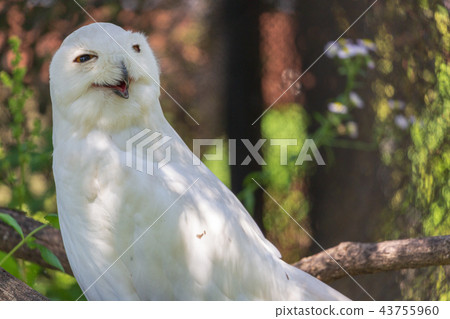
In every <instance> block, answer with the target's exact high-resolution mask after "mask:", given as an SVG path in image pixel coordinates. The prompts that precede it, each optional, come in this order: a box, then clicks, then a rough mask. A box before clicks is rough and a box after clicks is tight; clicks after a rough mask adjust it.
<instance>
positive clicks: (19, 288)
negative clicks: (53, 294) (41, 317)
mask: <svg viewBox="0 0 450 319" xmlns="http://www.w3.org/2000/svg"><path fill="white" fill-rule="evenodd" d="M0 300H1V301H12V300H20V301H31V300H36V301H45V300H48V299H47V298H45V297H44V296H42V295H41V294H40V293H38V292H37V291H36V290H33V289H31V288H30V287H28V286H27V285H26V284H24V283H23V282H21V281H20V280H19V279H17V278H16V277H14V276H13V275H10V274H9V273H7V272H6V271H5V270H4V269H3V268H1V267H0Z"/></svg>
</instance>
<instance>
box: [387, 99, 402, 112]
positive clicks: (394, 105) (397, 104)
mask: <svg viewBox="0 0 450 319" xmlns="http://www.w3.org/2000/svg"><path fill="white" fill-rule="evenodd" d="M387 102H388V106H389V107H390V108H391V109H392V110H403V109H404V108H405V105H406V103H405V102H403V101H400V100H388V101H387Z"/></svg>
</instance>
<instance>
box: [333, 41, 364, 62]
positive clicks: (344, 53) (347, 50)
mask: <svg viewBox="0 0 450 319" xmlns="http://www.w3.org/2000/svg"><path fill="white" fill-rule="evenodd" d="M367 54H369V51H367V49H366V47H365V46H360V45H357V44H353V43H346V44H345V45H343V46H342V47H341V49H340V50H339V51H338V53H337V56H338V57H339V58H340V59H347V58H351V57H354V56H355V55H367Z"/></svg>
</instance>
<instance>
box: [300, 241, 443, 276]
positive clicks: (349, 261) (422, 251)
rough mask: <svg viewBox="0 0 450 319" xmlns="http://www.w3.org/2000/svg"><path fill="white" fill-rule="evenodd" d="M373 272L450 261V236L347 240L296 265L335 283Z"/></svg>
mask: <svg viewBox="0 0 450 319" xmlns="http://www.w3.org/2000/svg"><path fill="white" fill-rule="evenodd" d="M330 256H332V257H333V259H335V260H336V261H337V263H339V265H341V266H342V268H344V269H345V270H346V271H347V272H348V273H349V274H350V275H361V274H372V273H377V272H382V271H390V270H399V269H405V268H420V267H426V266H436V265H449V264H450V236H437V237H425V238H412V239H402V240H391V241H384V242H381V243H355V242H343V243H341V244H339V245H338V246H336V247H333V248H330V249H327V250H326V251H323V252H321V253H318V254H316V255H313V256H310V257H306V258H303V259H301V260H300V261H298V262H296V263H295V264H294V266H295V267H297V268H300V269H301V270H303V271H306V272H307V273H309V274H311V275H313V276H315V277H317V278H318V279H320V280H322V281H323V282H328V283H329V282H332V281H334V280H336V279H339V278H342V277H344V276H346V275H347V274H346V273H345V272H344V270H343V269H342V268H341V267H340V266H339V265H338V264H337V263H336V262H335V261H333V260H332V259H331V258H330Z"/></svg>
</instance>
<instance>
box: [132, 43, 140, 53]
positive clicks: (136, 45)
mask: <svg viewBox="0 0 450 319" xmlns="http://www.w3.org/2000/svg"><path fill="white" fill-rule="evenodd" d="M133 50H134V51H136V52H137V53H139V52H141V47H140V46H139V44H135V45H133Z"/></svg>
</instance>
